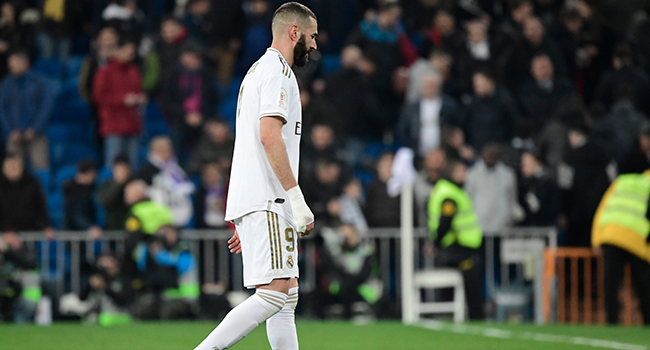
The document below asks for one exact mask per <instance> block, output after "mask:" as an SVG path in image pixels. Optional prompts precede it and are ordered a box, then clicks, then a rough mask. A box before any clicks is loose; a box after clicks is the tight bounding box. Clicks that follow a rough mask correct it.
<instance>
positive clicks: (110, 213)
mask: <svg viewBox="0 0 650 350" xmlns="http://www.w3.org/2000/svg"><path fill="white" fill-rule="evenodd" d="M112 176H113V177H112V178H111V179H109V180H108V181H106V182H105V183H103V184H102V185H101V186H100V187H99V191H98V192H97V195H98V198H99V202H100V203H101V205H102V206H103V207H104V209H105V210H106V224H105V228H106V229H107V230H121V229H123V228H124V220H125V219H126V216H127V214H128V212H129V207H128V206H127V205H126V203H125V202H124V187H125V186H126V184H127V182H129V180H130V179H131V163H129V158H128V157H127V156H125V155H120V156H118V157H117V158H115V160H114V161H113V167H112Z"/></svg>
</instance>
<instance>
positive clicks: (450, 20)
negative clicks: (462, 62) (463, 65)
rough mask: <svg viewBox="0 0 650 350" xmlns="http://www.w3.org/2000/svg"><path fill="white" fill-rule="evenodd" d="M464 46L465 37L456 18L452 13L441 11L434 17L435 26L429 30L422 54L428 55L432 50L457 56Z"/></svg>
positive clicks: (423, 43)
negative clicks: (439, 50) (440, 50)
mask: <svg viewBox="0 0 650 350" xmlns="http://www.w3.org/2000/svg"><path fill="white" fill-rule="evenodd" d="M462 45H463V35H462V34H461V32H460V31H459V30H458V28H457V26H456V18H455V17H454V15H453V14H452V13H451V12H449V11H447V10H445V9H440V10H438V11H437V12H436V14H435V16H434V17H433V26H431V28H429V29H428V30H427V35H426V37H425V39H424V41H423V42H422V46H421V48H420V54H421V55H422V53H424V54H425V55H428V54H429V53H430V52H431V50H432V49H442V50H445V51H447V52H449V53H450V56H455V55H456V54H457V53H458V51H459V50H460V48H461V46H462ZM423 56H424V55H423Z"/></svg>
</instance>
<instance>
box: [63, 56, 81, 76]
mask: <svg viewBox="0 0 650 350" xmlns="http://www.w3.org/2000/svg"><path fill="white" fill-rule="evenodd" d="M83 62H84V56H72V57H70V59H69V60H68V62H67V63H66V65H65V74H66V77H67V78H68V79H72V78H74V79H77V78H78V77H79V72H80V71H81V66H82V65H83Z"/></svg>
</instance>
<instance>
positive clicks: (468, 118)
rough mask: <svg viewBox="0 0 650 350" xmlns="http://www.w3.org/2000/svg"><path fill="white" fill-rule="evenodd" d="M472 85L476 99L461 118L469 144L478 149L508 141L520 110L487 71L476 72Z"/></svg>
mask: <svg viewBox="0 0 650 350" xmlns="http://www.w3.org/2000/svg"><path fill="white" fill-rule="evenodd" d="M473 84H474V100H473V101H472V102H471V103H470V104H469V105H468V106H467V108H466V109H465V112H464V116H463V118H462V120H463V123H464V129H465V131H466V133H467V139H468V141H469V144H470V145H471V146H472V147H473V148H474V149H477V150H478V149H482V148H483V146H485V145H486V144H487V143H490V142H496V143H509V142H510V139H511V138H512V124H513V121H514V120H515V119H516V118H517V111H516V107H515V105H514V102H513V101H512V99H511V98H510V96H509V94H508V92H507V91H505V90H502V89H500V88H497V85H496V81H495V80H494V76H493V75H492V74H491V73H490V72H489V71H487V70H479V71H477V72H475V73H474V76H473Z"/></svg>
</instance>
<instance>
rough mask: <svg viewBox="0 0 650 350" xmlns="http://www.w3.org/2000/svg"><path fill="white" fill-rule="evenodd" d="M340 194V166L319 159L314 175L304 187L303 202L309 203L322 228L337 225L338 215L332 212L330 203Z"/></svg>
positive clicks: (328, 160) (331, 161) (327, 160)
mask: <svg viewBox="0 0 650 350" xmlns="http://www.w3.org/2000/svg"><path fill="white" fill-rule="evenodd" d="M340 193H341V166H340V165H339V164H338V163H337V162H336V161H334V160H331V159H321V160H319V161H318V162H317V163H316V166H315V174H314V176H313V179H311V181H309V182H307V183H306V186H305V200H306V201H307V202H308V203H309V205H310V208H311V210H312V212H313V213H314V217H315V218H316V220H322V221H321V222H323V226H335V225H336V224H338V221H339V220H338V215H337V214H338V213H336V212H333V211H332V210H331V209H332V208H331V207H330V202H331V201H332V200H334V199H336V198H337V197H338V196H339V195H340Z"/></svg>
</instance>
